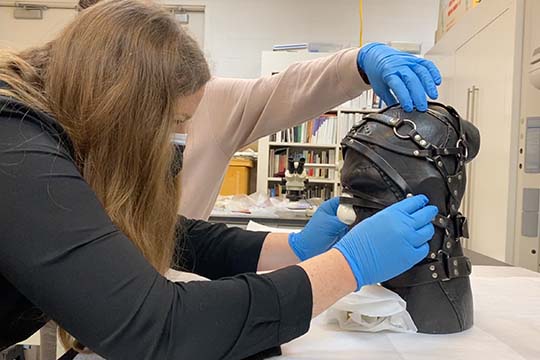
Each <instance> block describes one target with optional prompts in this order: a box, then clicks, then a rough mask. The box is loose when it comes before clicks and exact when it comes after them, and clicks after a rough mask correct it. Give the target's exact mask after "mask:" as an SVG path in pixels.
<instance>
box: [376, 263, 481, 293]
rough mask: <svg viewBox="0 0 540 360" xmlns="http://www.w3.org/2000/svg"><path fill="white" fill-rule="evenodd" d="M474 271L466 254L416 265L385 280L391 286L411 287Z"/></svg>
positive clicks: (457, 276) (458, 276)
mask: <svg viewBox="0 0 540 360" xmlns="http://www.w3.org/2000/svg"><path fill="white" fill-rule="evenodd" d="M471 273H472V265H471V260H470V259H469V258H468V257H466V256H456V257H451V258H446V259H444V258H442V257H441V258H439V259H438V260H436V261H431V262H427V263H425V264H420V265H416V266H415V267H413V268H412V269H410V270H408V271H406V272H405V273H403V274H401V275H399V276H397V277H395V278H393V279H391V280H389V281H387V282H385V284H387V285H389V286H391V287H411V286H419V285H424V284H430V283H433V282H437V281H448V280H452V279H456V278H460V277H467V276H469V275H471Z"/></svg>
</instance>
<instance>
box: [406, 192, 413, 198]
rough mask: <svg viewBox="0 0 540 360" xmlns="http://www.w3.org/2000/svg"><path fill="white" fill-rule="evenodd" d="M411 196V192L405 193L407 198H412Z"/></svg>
mask: <svg viewBox="0 0 540 360" xmlns="http://www.w3.org/2000/svg"><path fill="white" fill-rule="evenodd" d="M413 196H414V195H413V194H411V193H408V194H407V195H406V197H407V198H412V197H413Z"/></svg>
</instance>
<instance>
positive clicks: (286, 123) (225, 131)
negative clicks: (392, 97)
mask: <svg viewBox="0 0 540 360" xmlns="http://www.w3.org/2000/svg"><path fill="white" fill-rule="evenodd" d="M358 51H359V49H349V50H343V51H340V52H338V53H336V54H334V55H331V56H328V57H324V58H320V59H316V60H311V61H305V62H299V63H295V64H293V65H291V66H289V67H288V68H287V69H286V70H285V71H283V72H281V73H279V74H276V75H273V76H265V77H261V78H259V79H253V80H245V79H228V78H214V79H213V80H212V81H210V83H209V84H208V87H207V90H206V95H205V96H207V97H208V98H207V99H206V100H207V104H208V106H209V109H208V111H209V114H208V115H209V117H210V119H212V121H213V124H215V126H212V127H211V129H212V130H211V131H212V132H213V136H214V138H215V140H216V142H217V144H218V145H219V146H220V147H221V149H222V151H223V152H224V153H225V154H230V155H232V154H233V153H234V152H235V151H237V150H238V149H240V148H241V147H243V146H246V145H248V144H250V143H252V142H253V141H255V140H257V139H259V138H261V137H263V136H267V135H270V134H272V133H274V132H276V131H279V130H281V129H285V128H288V127H291V126H295V125H297V124H300V123H303V122H305V121H307V120H310V119H313V118H315V117H317V116H319V115H320V114H322V113H324V112H326V111H328V110H330V109H332V108H334V107H336V106H337V105H340V104H342V103H344V102H346V101H348V100H350V99H353V98H355V97H357V96H359V95H360V94H361V93H362V92H364V91H365V90H367V89H369V88H370V86H369V85H368V84H366V83H365V82H364V81H363V80H362V77H361V76H360V73H359V71H358V68H357V65H356V58H357V55H358Z"/></svg>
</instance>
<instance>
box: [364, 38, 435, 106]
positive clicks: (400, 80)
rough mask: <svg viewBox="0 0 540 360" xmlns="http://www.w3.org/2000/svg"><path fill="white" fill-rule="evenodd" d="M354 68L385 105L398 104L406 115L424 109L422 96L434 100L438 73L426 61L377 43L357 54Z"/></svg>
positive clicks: (425, 101)
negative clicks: (356, 63)
mask: <svg viewBox="0 0 540 360" xmlns="http://www.w3.org/2000/svg"><path fill="white" fill-rule="evenodd" d="M358 66H359V67H360V68H361V69H362V70H363V71H364V72H365V73H366V75H367V77H368V79H369V82H370V83H371V86H372V87H373V90H374V91H375V93H376V94H377V95H379V96H380V98H381V99H382V100H383V101H384V102H385V103H386V105H388V106H390V105H394V104H396V103H397V101H396V98H395V97H394V95H392V93H391V92H390V90H392V91H393V92H394V94H395V95H396V96H397V98H398V100H399V103H400V104H401V106H402V107H403V109H404V110H405V111H407V112H411V111H413V109H414V107H416V109H417V110H418V111H426V110H427V100H426V94H427V95H428V96H429V97H430V98H432V99H436V98H437V97H438V96H439V94H438V92H437V86H438V85H440V84H441V73H440V72H439V70H438V69H437V67H436V66H435V65H434V64H433V63H432V62H431V61H429V60H426V59H422V58H419V57H417V56H414V55H411V54H407V53H404V52H401V51H397V50H395V49H392V48H391V47H389V46H386V45H384V44H381V43H371V44H368V45H366V46H364V47H362V49H360V52H359V53H358Z"/></svg>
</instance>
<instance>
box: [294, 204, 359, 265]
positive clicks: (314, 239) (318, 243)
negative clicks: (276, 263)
mask: <svg viewBox="0 0 540 360" xmlns="http://www.w3.org/2000/svg"><path fill="white" fill-rule="evenodd" d="M338 207H339V198H337V197H335V198H333V199H330V200H327V201H325V202H324V203H322V205H321V206H319V208H318V209H317V211H315V214H313V216H312V217H311V219H310V220H309V222H308V223H307V225H306V227H305V228H304V229H303V230H302V231H300V232H299V233H291V234H289V246H290V247H291V249H292V250H293V251H294V253H295V254H296V256H297V257H298V258H299V259H300V260H302V261H304V260H307V259H309V258H311V257H313V256H317V255H320V254H322V253H323V252H325V251H327V250H329V249H330V248H331V247H332V246H333V245H334V244H335V243H336V242H337V241H338V240H339V239H341V238H342V237H343V236H344V235H345V234H346V233H347V231H348V229H349V228H348V226H347V225H345V224H344V223H342V222H341V221H340V220H339V219H338V217H337V215H336V213H337V209H338Z"/></svg>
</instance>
